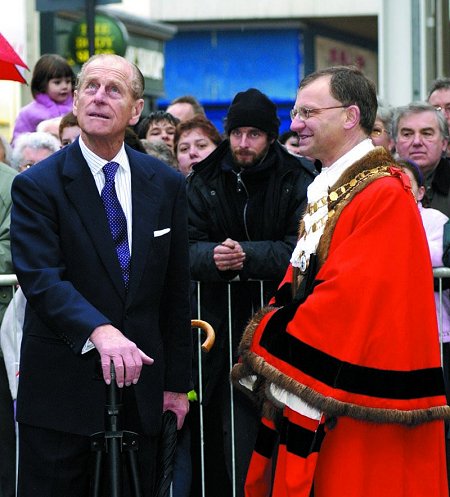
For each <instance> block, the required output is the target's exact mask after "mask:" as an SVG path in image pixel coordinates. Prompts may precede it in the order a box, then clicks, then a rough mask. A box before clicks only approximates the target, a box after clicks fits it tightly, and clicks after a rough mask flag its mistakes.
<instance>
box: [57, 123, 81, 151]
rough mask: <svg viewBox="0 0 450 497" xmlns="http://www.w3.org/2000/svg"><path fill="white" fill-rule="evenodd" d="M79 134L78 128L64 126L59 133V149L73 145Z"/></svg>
mask: <svg viewBox="0 0 450 497" xmlns="http://www.w3.org/2000/svg"><path fill="white" fill-rule="evenodd" d="M79 134H80V128H79V126H66V127H65V128H64V129H63V130H62V133H61V147H65V146H66V145H70V144H71V143H73V142H74V141H75V140H76V139H77V138H78V136H79Z"/></svg>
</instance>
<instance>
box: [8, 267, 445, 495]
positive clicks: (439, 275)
mask: <svg viewBox="0 0 450 497" xmlns="http://www.w3.org/2000/svg"><path fill="white" fill-rule="evenodd" d="M433 275H434V277H435V278H436V280H437V285H438V290H439V308H438V310H437V316H438V324H439V329H442V323H443V313H444V309H443V305H442V296H443V292H444V285H443V280H445V279H449V278H450V268H447V267H439V268H434V269H433ZM258 283H259V285H260V302H259V304H260V305H259V307H262V306H263V305H265V304H267V302H264V281H259V282H258ZM224 284H225V283H224ZM16 285H17V278H16V276H15V275H0V286H11V287H12V288H13V293H14V289H15V286H16ZM232 285H239V282H229V283H227V298H228V304H227V309H228V316H227V320H228V343H229V348H228V354H229V361H228V363H229V369H230V370H231V368H232V366H233V352H234V351H233V346H232V343H233V329H232V322H233V309H232V308H231V305H230V302H231V288H232ZM405 290H406V289H405ZM196 300H197V314H198V315H197V318H198V319H202V312H201V303H202V284H201V283H199V282H197V286H196ZM257 310H258V309H256V308H255V312H256V311H257ZM198 335H199V340H198V351H197V352H198V357H201V342H202V339H201V337H200V335H201V330H200V329H199V330H198ZM19 345H20V344H17V350H19ZM198 374H199V384H198V392H197V394H198V402H199V413H200V416H199V422H200V441H199V443H200V454H201V462H200V465H201V478H202V481H201V491H202V494H201V495H202V497H205V496H206V493H205V459H204V457H205V456H204V443H205V440H204V434H203V423H204V418H203V386H202V385H203V369H202V361H198ZM229 389H230V399H231V401H230V406H228V408H229V409H230V414H231V430H230V438H231V440H230V443H231V468H232V497H236V492H237V490H236V467H235V463H236V452H235V447H236V442H235V418H234V393H233V387H232V385H231V382H230V384H229Z"/></svg>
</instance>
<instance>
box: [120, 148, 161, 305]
mask: <svg viewBox="0 0 450 497" xmlns="http://www.w3.org/2000/svg"><path fill="white" fill-rule="evenodd" d="M127 154H128V157H129V160H130V167H131V193H132V199H133V200H132V203H133V214H132V215H133V235H132V236H133V240H132V241H133V243H132V249H131V271H130V287H129V291H128V301H129V302H130V301H131V300H132V298H133V296H134V295H135V293H136V292H137V290H138V288H139V283H140V281H141V278H142V275H143V273H144V270H145V265H146V263H147V257H148V251H149V249H150V246H151V244H152V243H153V236H154V233H153V232H154V230H155V227H156V226H157V225H158V223H157V220H158V218H159V210H160V208H161V194H162V192H161V189H160V187H159V186H158V185H156V182H155V181H152V177H153V176H154V174H155V171H154V170H153V168H152V166H151V165H149V164H148V163H147V162H144V161H142V160H141V159H140V157H139V155H138V154H135V153H134V152H133V151H132V150H130V149H129V148H127Z"/></svg>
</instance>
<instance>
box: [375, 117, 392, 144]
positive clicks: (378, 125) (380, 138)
mask: <svg viewBox="0 0 450 497" xmlns="http://www.w3.org/2000/svg"><path fill="white" fill-rule="evenodd" d="M370 139H371V140H372V143H373V144H374V145H375V146H376V147H384V148H385V149H386V150H387V151H388V152H389V151H390V150H391V149H392V140H391V137H390V135H389V131H388V130H387V129H386V128H385V127H384V124H383V121H382V120H381V119H378V118H377V119H375V123H374V125H373V128H372V133H371V134H370Z"/></svg>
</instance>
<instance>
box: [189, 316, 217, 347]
mask: <svg viewBox="0 0 450 497" xmlns="http://www.w3.org/2000/svg"><path fill="white" fill-rule="evenodd" d="M191 327H192V328H200V329H202V330H203V331H204V332H205V333H206V339H205V341H204V342H203V343H202V350H203V352H209V351H210V350H211V347H212V346H213V345H214V341H215V339H216V334H215V333H214V329H213V327H212V326H211V325H210V324H209V323H207V322H206V321H202V320H201V319H192V320H191Z"/></svg>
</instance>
